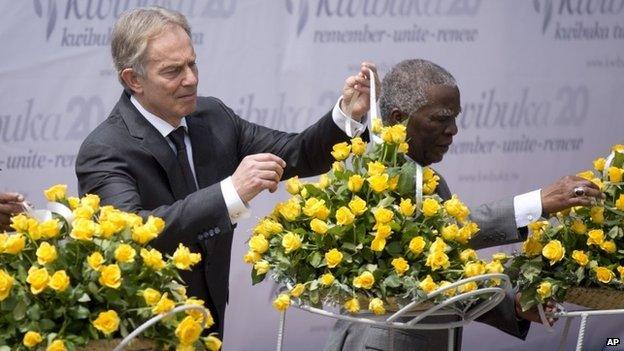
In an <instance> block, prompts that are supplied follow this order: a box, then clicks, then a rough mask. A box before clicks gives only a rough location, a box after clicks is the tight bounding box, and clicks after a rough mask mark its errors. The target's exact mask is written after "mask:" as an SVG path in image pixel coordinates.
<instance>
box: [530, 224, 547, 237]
mask: <svg viewBox="0 0 624 351" xmlns="http://www.w3.org/2000/svg"><path fill="white" fill-rule="evenodd" d="M549 226H550V224H549V223H548V221H536V222H532V223H529V224H528V225H527V227H528V228H529V231H530V232H531V233H533V234H534V235H535V236H536V237H537V238H541V237H542V236H541V235H542V233H544V230H546V229H547V228H548V227H549Z"/></svg>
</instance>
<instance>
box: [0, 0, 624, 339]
mask: <svg viewBox="0 0 624 351" xmlns="http://www.w3.org/2000/svg"><path fill="white" fill-rule="evenodd" d="M153 4H155V5H161V6H164V7H168V8H171V9H175V10H178V11H180V12H182V13H183V14H184V15H186V16H187V17H188V19H189V21H190V23H191V25H192V27H193V36H192V39H193V42H194V45H195V50H196V52H197V56H198V65H199V75H200V85H199V92H200V94H201V95H212V96H217V97H219V98H221V99H222V100H223V101H224V102H225V103H226V104H227V105H229V106H230V107H231V108H233V109H234V111H236V113H238V114H239V115H240V116H241V117H243V118H245V119H247V120H249V121H253V122H256V123H260V124H263V125H266V126H269V127H272V128H277V129H281V130H285V131H300V130H302V129H303V128H305V127H306V126H308V125H310V124H311V123H313V122H314V121H316V120H317V119H319V118H320V117H321V116H322V115H323V114H324V113H325V112H327V111H328V110H329V109H330V108H331V107H332V106H333V104H334V103H335V102H336V99H337V97H338V96H339V93H340V89H341V87H342V84H343V81H344V79H345V78H346V77H347V76H349V75H350V74H353V73H354V72H356V71H357V69H358V67H359V63H360V62H361V61H363V60H370V61H373V62H375V63H377V65H378V67H379V70H380V74H381V75H383V74H384V73H385V72H387V70H388V69H389V68H390V67H392V66H393V65H394V64H396V63H397V62H399V61H401V60H403V59H406V58H416V57H420V58H426V59H429V60H432V61H434V62H436V63H438V64H440V65H441V66H443V67H445V68H447V69H448V70H449V71H450V72H451V73H452V74H454V76H455V77H456V79H457V81H458V83H459V87H460V91H461V94H462V104H461V105H462V110H463V112H462V114H461V116H460V117H459V120H458V125H459V130H460V132H459V134H458V135H457V137H456V138H455V142H454V144H453V146H452V148H451V149H450V151H449V153H448V155H447V156H446V157H445V159H444V161H443V162H442V163H441V164H439V165H438V166H437V169H438V170H439V171H440V172H441V173H442V174H443V175H444V176H445V177H446V179H447V180H448V182H449V184H450V186H451V188H452V190H453V191H454V192H456V193H457V194H459V195H460V196H461V197H462V199H464V200H465V201H466V202H467V203H468V204H470V205H477V204H479V203H481V202H485V201H491V200H495V199H497V198H502V197H510V196H513V195H514V194H518V193H521V192H526V191H529V190H533V189H536V188H539V187H541V186H544V185H546V184H549V183H550V182H552V181H554V180H556V179H557V178H558V177H560V176H562V175H565V174H571V173H576V172H578V171H581V170H584V169H587V168H588V167H590V165H591V161H592V160H593V159H594V158H596V157H598V156H603V155H605V154H606V153H607V151H608V150H609V147H610V146H611V145H612V144H614V143H618V142H619V143H621V142H623V141H624V140H623V138H622V132H623V128H624V120H623V118H624V115H623V113H622V111H623V110H624V78H623V77H624V0H533V1H512V0H504V1H503V0H500V1H492V0H490V1H486V0H272V1H266V0H265V1H261V0H160V1H158V0H24V1H10V0H0V43H1V45H2V50H0V63H1V64H0V169H2V170H1V171H0V190H17V191H20V192H22V193H24V194H25V195H26V196H27V197H28V198H29V199H30V200H31V201H32V202H33V203H35V204H37V205H44V202H43V197H42V195H41V191H42V190H43V189H44V188H46V187H48V186H50V185H52V184H55V183H67V184H69V186H70V189H71V191H72V192H75V191H76V180H75V175H74V161H75V157H76V153H77V151H78V147H79V145H80V143H81V141H82V140H83V139H84V137H85V136H86V135H87V134H88V133H89V132H90V131H91V130H92V129H93V128H94V127H95V126H96V125H97V124H98V123H100V122H101V121H102V120H104V119H105V118H106V116H107V115H108V113H109V111H110V110H111V109H112V107H113V105H114V103H115V102H116V100H117V99H118V98H119V95H120V94H121V86H120V84H119V83H118V82H117V78H116V73H115V71H114V70H113V68H112V62H111V59H110V53H109V52H110V49H109V45H110V34H111V26H112V24H113V23H114V21H115V19H116V18H117V17H118V16H119V14H120V13H121V12H123V11H124V10H126V9H128V8H131V7H136V6H145V5H153ZM285 197H286V195H285V192H283V191H281V192H280V193H278V194H262V195H261V196H259V197H258V198H256V199H254V201H253V203H252V210H253V219H248V220H244V221H242V222H241V223H240V224H239V226H238V229H237V231H236V235H235V242H234V247H233V250H234V253H233V262H232V268H231V272H230V274H231V287H230V299H229V303H230V304H229V307H228V310H227V320H226V334H225V350H271V349H274V348H275V344H276V331H277V326H278V317H279V315H278V313H277V312H276V311H274V310H273V309H272V307H271V306H270V300H271V298H272V295H271V294H272V293H273V289H274V287H273V285H272V284H270V283H263V284H260V285H259V286H254V287H252V286H251V279H250V267H248V266H246V265H245V264H244V263H243V262H242V256H243V254H244V252H245V251H246V244H245V240H246V238H247V237H248V235H249V232H250V228H251V227H252V226H253V225H254V223H255V221H256V219H257V218H260V217H262V216H263V215H265V214H267V213H268V212H269V211H270V210H271V208H272V204H274V203H276V202H277V201H280V200H282V199H284V198H285ZM496 250H506V251H511V250H512V247H504V248H497V249H496ZM493 251H494V249H492V250H486V252H484V253H482V254H485V253H488V252H493ZM622 322H624V318H622V317H617V316H615V317H608V318H592V319H591V320H590V326H589V329H588V332H587V334H586V335H587V337H586V338H587V341H586V345H587V349H589V350H600V349H602V348H603V347H604V345H605V341H606V338H607V337H624V332H622V329H621V325H622ZM332 323H333V321H331V320H327V319H324V318H321V317H318V316H315V315H311V314H307V313H304V312H301V311H298V310H294V309H292V310H290V311H289V312H288V315H287V327H286V338H285V349H286V350H319V349H320V348H321V347H322V345H323V343H324V341H325V339H326V337H327V335H328V332H329V330H330V328H331V325H332ZM576 325H578V322H576ZM562 326H563V323H562V322H559V323H558V325H557V330H558V333H552V334H548V333H546V332H545V331H544V328H542V327H541V326H539V325H533V326H532V328H531V332H530V333H529V337H528V339H527V341H525V342H522V341H520V340H518V339H515V338H513V337H511V336H508V335H505V334H504V333H502V332H500V331H498V330H496V329H494V328H492V327H489V326H483V325H480V324H479V323H475V324H473V325H471V326H469V327H467V328H466V330H465V333H464V349H465V350H474V349H479V350H538V349H540V350H542V349H544V345H554V344H555V343H556V342H557V340H558V339H557V338H558V335H559V333H560V332H561V329H562ZM572 330H575V329H574V324H573V329H572ZM572 334H573V337H571V338H569V341H568V347H567V348H566V349H570V348H572V347H573V346H572V345H573V343H574V341H575V340H572V339H573V338H575V333H572ZM484 340H487V342H483V341H484ZM545 343H547V344H545Z"/></svg>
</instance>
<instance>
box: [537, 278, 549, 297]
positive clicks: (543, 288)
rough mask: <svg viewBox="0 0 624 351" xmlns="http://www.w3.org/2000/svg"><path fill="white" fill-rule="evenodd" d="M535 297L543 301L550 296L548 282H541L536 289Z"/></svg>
mask: <svg viewBox="0 0 624 351" xmlns="http://www.w3.org/2000/svg"><path fill="white" fill-rule="evenodd" d="M537 295H538V296H539V297H540V299H541V300H542V301H543V300H544V299H545V298H547V297H551V296H552V284H551V283H550V282H548V281H543V282H541V283H540V285H539V286H538V287H537Z"/></svg>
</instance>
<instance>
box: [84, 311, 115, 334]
mask: <svg viewBox="0 0 624 351" xmlns="http://www.w3.org/2000/svg"><path fill="white" fill-rule="evenodd" d="M91 324H93V326H94V327H95V329H97V330H99V331H101V332H102V333H104V334H105V335H110V334H112V333H114V332H116V331H117V329H118V328H119V316H118V315H117V312H115V311H113V310H108V311H106V312H100V314H98V317H97V318H96V319H95V320H94V321H93V322H91Z"/></svg>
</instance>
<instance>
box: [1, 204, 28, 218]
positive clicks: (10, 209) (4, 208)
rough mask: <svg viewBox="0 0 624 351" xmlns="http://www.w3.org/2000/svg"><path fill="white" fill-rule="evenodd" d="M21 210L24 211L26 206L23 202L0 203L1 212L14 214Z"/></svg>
mask: <svg viewBox="0 0 624 351" xmlns="http://www.w3.org/2000/svg"><path fill="white" fill-rule="evenodd" d="M20 212H24V206H22V204H21V203H15V202H11V203H4V204H0V213H4V214H7V215H13V214H16V213H20Z"/></svg>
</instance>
